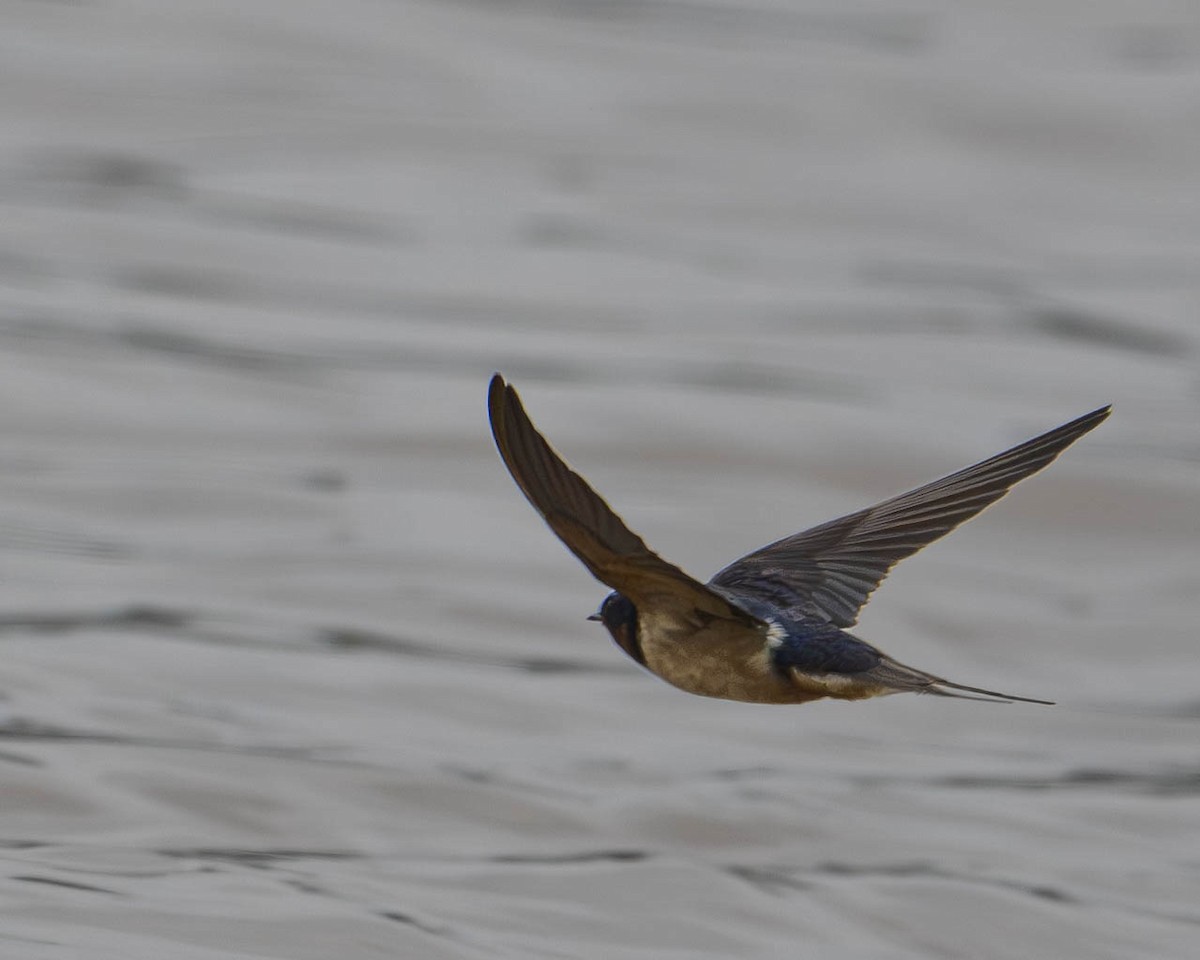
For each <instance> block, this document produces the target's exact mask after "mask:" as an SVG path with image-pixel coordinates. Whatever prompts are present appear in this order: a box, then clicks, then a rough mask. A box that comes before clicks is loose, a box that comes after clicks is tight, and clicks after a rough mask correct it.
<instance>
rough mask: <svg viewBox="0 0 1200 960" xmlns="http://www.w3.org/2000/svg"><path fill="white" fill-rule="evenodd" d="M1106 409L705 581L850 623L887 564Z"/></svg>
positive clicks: (1021, 475)
mask: <svg viewBox="0 0 1200 960" xmlns="http://www.w3.org/2000/svg"><path fill="white" fill-rule="evenodd" d="M1110 410H1111V408H1110V407H1101V408H1100V409H1099V410H1093V411H1092V412H1091V413H1088V414H1085V415H1084V416H1082V417H1080V418H1079V419H1077V420H1072V421H1071V422H1070V423H1067V424H1064V425H1063V426H1061V427H1057V428H1055V429H1054V430H1051V431H1049V432H1048V433H1043V434H1042V435H1041V436H1039V437H1034V438H1033V439H1032V440H1027V441H1026V442H1025V443H1022V444H1020V445H1019V446H1016V447H1013V448H1012V449H1011V450H1007V451H1005V452H1004V453H1000V454H997V455H996V456H994V457H991V458H990V459H988V460H984V461H982V462H981V463H977V464H975V465H974V466H971V467H966V468H965V469H963V470H959V471H958V472H957V473H952V474H950V475H949V476H947V477H942V479H940V480H934V481H933V482H932V483H927V484H925V485H924V486H922V487H917V488H916V489H915V490H910V491H909V492H908V493H902V494H900V495H899V496H896V497H892V498H891V499H890V500H884V501H883V502H882V503H877V504H875V506H873V507H868V508H867V509H865V510H859V511H858V512H857V513H851V514H848V515H847V516H844V517H839V518H838V519H837V520H830V521H829V522H828V523H823V524H821V525H820V526H817V527H813V528H812V529H811V530H805V531H803V532H802V533H797V534H795V535H793V536H790V537H786V538H784V539H783V540H778V541H776V542H775V543H772V544H768V545H767V546H765V547H762V548H761V549H759V550H755V551H754V552H753V553H750V554H747V555H746V556H744V557H742V558H741V559H740V560H737V561H735V562H734V563H732V564H730V565H729V566H728V567H726V568H725V569H724V570H722V571H721V572H720V573H718V574H717V575H716V576H715V577H713V578H712V580H711V581H710V583H711V585H713V586H715V587H718V588H720V589H723V590H727V591H729V593H730V594H731V595H732V596H733V597H735V598H736V597H738V596H742V595H748V596H750V597H753V598H757V599H759V600H767V601H769V602H772V603H775V604H777V605H779V606H781V607H785V608H786V607H793V608H796V609H797V610H800V611H802V612H804V613H808V614H809V615H812V614H817V615H820V616H824V617H825V618H826V619H828V620H829V621H830V622H831V623H834V624H836V625H838V626H839V627H848V626H851V625H852V624H853V623H854V622H855V621H856V620H857V619H858V612H859V610H861V609H862V607H863V605H864V604H865V603H866V602H867V598H868V597H870V595H871V593H872V592H874V590H875V588H876V587H878V586H879V584H880V583H881V582H882V581H883V578H884V577H886V576H887V575H888V571H890V570H891V569H892V567H893V566H894V565H895V564H896V563H898V562H899V561H901V560H903V559H904V558H905V557H909V556H912V555H913V554H914V553H916V552H917V551H918V550H920V549H921V548H922V547H924V546H927V545H928V544H930V543H932V542H933V541H934V540H937V539H938V538H939V537H943V536H945V535H946V534H947V533H949V532H950V531H951V530H953V529H954V528H955V527H957V526H958V525H959V524H960V523H963V522H965V521H967V520H970V519H971V518H972V517H974V516H975V515H976V514H978V513H979V512H980V511H982V510H983V509H985V508H986V507H988V506H990V505H991V504H993V503H995V502H996V501H997V500H999V499H1000V498H1001V497H1003V496H1004V495H1005V494H1006V493H1008V490H1009V488H1010V487H1012V486H1013V484H1015V483H1017V482H1018V481H1020V480H1024V479H1025V478H1026V477H1028V476H1030V475H1032V474H1035V473H1037V472H1038V471H1039V470H1041V469H1042V468H1043V467H1046V466H1047V465H1049V464H1050V462H1051V461H1052V460H1053V459H1054V458H1055V457H1057V456H1058V455H1059V454H1060V453H1062V452H1063V451H1064V450H1065V449H1066V448H1067V447H1069V446H1070V445H1071V444H1072V443H1074V442H1075V441H1076V440H1078V439H1079V438H1080V437H1082V436H1083V435H1084V434H1085V433H1087V432H1088V431H1089V430H1091V429H1093V428H1095V427H1097V426H1099V425H1100V423H1102V422H1103V421H1104V419H1105V417H1107V416H1108V414H1109V411H1110Z"/></svg>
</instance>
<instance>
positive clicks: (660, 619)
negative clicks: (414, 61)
mask: <svg viewBox="0 0 1200 960" xmlns="http://www.w3.org/2000/svg"><path fill="white" fill-rule="evenodd" d="M1110 410H1111V407H1107V406H1106V407H1101V408H1100V409H1099V410H1094V411H1092V412H1091V413H1088V414H1085V415H1084V416H1082V417H1079V418H1078V419H1077V420H1072V421H1071V422H1070V423H1067V424H1064V425H1063V426H1061V427H1056V428H1055V429H1053V430H1051V431H1049V432H1047V433H1043V434H1042V435H1041V436H1038V437H1034V438H1033V439H1032V440H1027V441H1026V442H1025V443H1022V444H1020V445H1019V446H1016V447H1013V448H1012V449H1011V450H1007V451H1005V452H1004V453H1000V454H997V455H996V456H994V457H991V458H989V459H987V460H984V461H982V462H980V463H977V464H975V465H974V466H971V467H967V468H965V469H963V470H959V471H958V472H957V473H952V474H950V475H949V476H946V477H942V478H941V479H940V480H934V481H933V482H932V483H927V484H925V485H924V486H921V487H917V488H916V489H915V490H910V491H909V492H907V493H902V494H900V495H899V496H895V497H892V498H891V499H888V500H884V501H883V502H881V503H877V504H875V506H873V507H867V508H866V509H865V510H859V511H857V512H856V513H851V514H847V515H846V516H844V517H839V518H838V519H836V520H830V521H829V522H828V523H823V524H821V525H819V526H816V527H813V528H812V529H810V530H805V531H803V532H801V533H797V534H794V535H792V536H790V537H785V538H783V539H782V540H777V541H775V542H774V543H770V544H768V545H767V546H765V547H762V548H760V549H758V550H755V551H754V552H753V553H749V554H747V555H746V556H744V557H742V558H741V559H740V560H735V561H734V562H733V563H732V564H730V565H729V566H727V567H726V568H725V569H724V570H722V571H721V572H720V573H718V574H717V575H716V576H715V577H713V578H712V579H711V580H709V581H708V583H701V582H700V581H699V580H696V579H694V578H693V577H691V576H689V575H688V574H686V573H684V572H683V570H681V569H680V568H679V567H677V566H675V565H674V564H672V563H668V562H667V561H666V560H664V559H663V558H662V557H660V556H659V555H658V554H657V553H655V552H654V551H652V550H651V549H650V548H649V547H648V546H646V543H645V541H643V540H642V538H641V537H639V536H638V535H637V534H636V533H634V532H633V531H632V530H630V529H629V527H627V526H626V525H625V523H624V522H623V521H622V520H621V518H620V517H618V516H617V515H616V514H615V513H614V512H613V511H612V509H611V508H610V507H609V505H608V504H607V503H605V502H604V500H603V499H602V498H601V497H600V495H599V494H598V493H596V491H595V490H593V489H592V488H591V486H590V485H589V484H588V482H587V481H586V480H584V479H583V477H581V476H580V475H579V474H578V473H576V472H575V471H574V470H572V469H571V468H570V467H569V466H567V464H566V463H565V462H564V461H563V459H562V458H561V457H560V456H559V455H558V454H557V453H556V452H555V451H554V449H553V448H552V447H551V446H550V444H549V443H548V442H547V441H546V438H545V437H543V436H542V435H541V433H539V432H538V430H537V428H536V427H535V426H534V425H533V422H532V421H531V420H530V419H529V416H528V414H526V412H525V408H524V406H523V405H522V404H521V398H520V397H519V396H518V395H517V391H516V390H514V389H513V388H512V386H510V385H509V384H508V383H506V382H505V380H504V378H503V377H502V376H501V375H500V374H496V375H495V376H494V377H493V378H492V382H491V386H490V388H489V391H488V415H489V418H490V420H491V424H492V435H493V437H494V438H495V441H496V448H497V449H498V450H499V451H500V456H501V458H502V459H503V460H504V464H505V466H506V467H508V472H509V473H510V474H512V478H513V479H514V480H515V481H516V482H517V486H518V487H520V488H521V492H522V493H524V494H525V497H526V498H527V499H528V500H529V502H530V503H531V504H532V505H533V508H534V509H535V510H537V512H538V513H539V514H541V516H542V519H543V520H545V521H546V523H547V524H548V525H549V527H550V529H551V530H553V531H554V533H555V534H556V535H557V536H558V538H559V539H560V540H562V542H563V543H564V544H566V546H567V548H568V549H569V550H570V551H571V552H572V553H574V554H575V556H576V557H578V558H579V560H580V562H582V563H583V565H584V566H585V567H587V569H588V570H589V571H590V572H591V574H592V576H594V577H595V578H596V579H597V580H599V581H600V582H602V583H604V584H607V585H608V586H609V587H611V588H612V590H613V592H612V593H610V594H609V595H608V596H607V597H605V599H604V602H603V603H602V604H601V605H600V609H599V610H598V611H597V612H596V613H595V614H593V615H592V616H591V617H590V618H589V619H592V620H599V621H601V622H602V623H603V624H604V626H605V627H607V628H608V632H609V633H610V634H612V637H613V639H614V640H615V641H616V643H617V645H618V646H619V647H620V648H621V649H622V650H624V651H625V653H627V654H628V655H629V656H630V657H631V658H632V659H633V660H635V661H636V662H637V663H639V664H641V665H642V666H643V667H645V668H646V669H648V670H649V671H650V672H652V673H654V674H657V675H658V676H659V677H661V678H662V679H663V680H665V681H667V682H668V683H670V684H672V685H673V686H676V687H678V688H679V689H681V690H686V691H687V692H689V693H694V694H699V695H700V696H706V697H718V698H721V699H725V700H741V701H746V702H751V703H805V702H807V701H810V700H820V699H822V698H825V697H832V698H835V699H841V700H861V699H865V698H867V697H879V696H885V695H887V694H891V693H904V692H910V693H930V694H937V695H939V696H944V697H962V698H964V699H970V700H990V701H993V702H997V701H998V702H1009V701H1013V700H1021V701H1024V702H1026V703H1047V704H1048V703H1052V702H1053V701H1049V700H1037V699H1034V698H1032V697H1017V696H1013V695H1012V694H1007V693H999V692H997V691H995V690H985V689H983V688H981V687H968V686H965V685H963V684H961V683H953V682H952V681H950V680H946V679H945V678H944V677H939V676H937V675H936V674H932V673H926V672H925V671H924V670H918V669H916V668H915V667H909V666H906V665H905V664H903V663H900V662H899V661H897V660H893V659H892V658H891V657H889V656H888V655H887V654H886V653H884V652H883V651H882V650H880V649H878V648H877V647H874V646H872V645H871V644H869V643H867V642H866V641H865V640H860V639H859V638H858V637H856V636H854V635H853V634H851V633H848V632H847V630H846V629H845V628H847V627H851V626H853V625H854V623H855V621H856V620H857V619H858V614H859V611H860V610H861V609H862V607H863V606H864V605H865V604H866V602H867V599H868V598H869V597H870V595H871V594H872V593H873V592H874V590H875V588H876V587H878V586H879V584H880V583H881V582H882V580H883V578H884V577H886V576H887V574H888V571H890V570H891V569H892V567H893V566H895V564H896V563H898V562H899V561H900V560H903V559H904V558H905V557H908V556H911V555H912V554H914V553H916V552H917V551H918V550H920V549H921V548H922V547H924V546H927V545H928V544H930V543H932V542H933V541H934V540H937V539H939V538H940V537H943V536H945V535H946V534H947V533H949V532H950V531H951V530H953V529H954V528H955V527H957V526H958V525H959V524H960V523H964V522H965V521H967V520H970V519H971V518H972V517H974V516H975V515H976V514H978V513H979V512H980V511H982V510H984V509H985V508H986V507H988V506H990V505H991V504H993V503H995V502H996V501H997V500H999V499H1000V498H1001V497H1003V496H1004V495H1005V494H1006V493H1007V492H1008V490H1009V488H1010V487H1012V486H1013V485H1014V484H1015V483H1017V482H1018V481H1020V480H1024V479H1025V478H1026V477H1028V476H1031V475H1033V474H1035V473H1037V472H1038V471H1039V470H1041V469H1043V468H1044V467H1046V466H1047V465H1048V464H1049V463H1050V462H1051V461H1052V460H1054V458H1055V457H1057V456H1058V455H1059V454H1060V453H1062V452H1063V451H1064V450H1065V449H1066V448H1067V447H1069V446H1070V445H1071V444H1072V443H1074V442H1075V441H1076V440H1078V439H1079V438H1080V437H1082V436H1083V435H1084V434H1085V433H1087V432H1088V431H1089V430H1092V429H1094V428H1095V427H1097V426H1099V424H1100V423H1102V422H1103V421H1104V419H1105V418H1106V417H1107V416H1108V414H1109V411H1110Z"/></svg>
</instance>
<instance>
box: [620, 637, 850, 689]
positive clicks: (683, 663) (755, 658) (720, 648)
mask: <svg viewBox="0 0 1200 960" xmlns="http://www.w3.org/2000/svg"><path fill="white" fill-rule="evenodd" d="M640 640H641V646H642V653H643V656H644V657H645V660H646V666H647V667H648V668H649V669H650V670H651V671H653V672H654V673H656V674H657V675H658V676H660V677H661V678H662V679H663V680H665V681H667V683H669V684H671V685H672V686H674V687H678V688H679V689H680V690H686V691H687V692H688V693H694V694H697V695H699V696H702V697H717V698H719V699H722V700H740V701H744V702H747V703H804V702H806V701H808V700H819V699H820V698H822V697H826V696H829V694H828V693H827V692H818V691H817V690H816V689H814V688H811V687H810V688H807V689H806V688H803V687H800V686H797V685H796V684H795V683H793V682H792V680H791V678H790V677H788V676H786V675H785V674H782V673H780V672H779V671H778V670H776V669H775V667H774V665H773V664H772V662H771V657H770V652H769V650H768V647H767V643H766V637H765V636H758V635H756V634H754V633H752V632H751V631H747V630H746V629H745V628H741V627H739V628H737V629H736V630H730V629H729V628H728V627H726V625H725V624H716V625H710V626H709V627H707V628H704V629H701V630H698V631H696V632H694V633H690V634H688V635H686V636H682V637H673V636H669V635H660V634H656V633H655V632H654V631H648V630H643V632H642V635H641V637H640Z"/></svg>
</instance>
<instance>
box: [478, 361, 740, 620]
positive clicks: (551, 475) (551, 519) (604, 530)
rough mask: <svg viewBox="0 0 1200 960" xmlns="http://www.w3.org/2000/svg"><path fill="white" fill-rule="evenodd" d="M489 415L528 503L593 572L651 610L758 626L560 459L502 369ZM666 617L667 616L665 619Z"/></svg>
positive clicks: (490, 393) (491, 396) (675, 616)
mask: <svg viewBox="0 0 1200 960" xmlns="http://www.w3.org/2000/svg"><path fill="white" fill-rule="evenodd" d="M488 417H489V419H490V420H491V424H492V436H493V437H494V438H495V441H496V449H497V450H499V452H500V456H501V458H502V459H503V460H504V465H505V466H506V467H508V472H509V473H511V474H512V478H513V479H514V480H515V481H516V482H517V486H518V487H520V488H521V492H522V493H524V494H525V498H526V499H527V500H528V501H529V502H530V503H531V504H532V505H533V508H534V509H535V510H537V512H538V513H540V514H541V515H542V519H544V520H545V521H546V523H547V524H548V525H549V527H550V529H551V530H553V531H554V533H555V534H556V535H557V536H558V538H559V539H560V540H561V541H562V542H563V543H564V544H565V545H566V546H567V548H568V549H569V550H570V551H571V552H572V553H573V554H575V556H576V557H578V558H579V560H580V561H581V562H582V563H583V565H584V566H585V567H587V568H588V570H589V571H591V574H592V576H594V577H595V578H596V579H597V580H599V581H601V582H602V583H606V584H608V586H610V587H612V588H613V589H614V590H616V591H618V592H620V593H621V594H623V595H624V596H626V597H628V598H629V599H630V600H632V601H633V603H634V605H635V606H637V607H639V608H643V609H642V612H643V613H645V614H649V613H650V611H651V609H652V610H653V613H654V615H655V616H656V617H664V618H667V619H668V620H675V621H677V622H678V623H679V624H680V625H681V626H684V625H687V626H689V627H690V628H691V629H695V627H696V626H697V625H700V624H699V623H698V622H697V621H698V620H699V621H704V620H705V619H715V618H719V619H726V620H734V621H737V622H739V623H743V624H745V625H748V626H751V625H752V626H755V627H760V626H761V624H760V623H759V621H758V620H757V619H755V618H754V617H752V616H751V615H750V614H748V613H746V612H745V611H744V610H741V609H739V608H738V607H736V606H734V605H733V604H731V603H730V602H729V601H728V600H726V599H725V598H724V597H722V596H721V595H720V594H719V593H717V592H716V591H714V590H711V589H710V588H708V587H707V586H705V585H704V584H702V583H701V582H700V581H698V580H695V579H694V578H692V577H690V576H688V575H687V574H686V573H684V572H683V571H682V570H680V569H679V568H678V567H676V566H675V565H674V564H671V563H668V562H667V561H666V560H663V559H662V557H660V556H659V555H658V554H656V553H655V552H654V551H652V550H651V549H650V548H649V547H647V546H646V544H645V542H644V541H643V540H642V538H641V537H639V536H638V535H637V534H636V533H634V532H633V531H632V530H630V529H629V528H628V527H627V526H625V524H624V522H623V521H622V520H621V518H620V517H618V516H617V515H616V514H615V513H614V512H613V511H612V508H611V507H609V505H608V504H607V503H605V502H604V500H603V499H602V498H601V497H600V495H599V494H598V493H596V491H595V490H593V489H592V488H591V487H590V486H589V485H588V482H587V481H586V480H584V479H583V477H581V476H580V475H579V474H577V473H576V472H575V471H574V470H572V469H571V468H570V467H569V466H567V464H566V463H565V462H564V461H563V459H562V457H560V456H559V455H558V454H557V453H556V452H555V451H554V449H553V448H552V447H551V446H550V444H549V443H548V442H547V441H546V438H545V437H543V436H542V435H541V433H539V432H538V430H537V428H536V427H535V426H534V425H533V422H532V421H531V420H530V419H529V415H528V414H527V413H526V412H525V408H524V406H522V404H521V398H520V397H519V396H517V391H516V390H514V389H513V388H512V386H510V385H509V384H508V383H506V382H505V381H504V378H503V377H502V376H500V374H496V375H495V376H494V377H492V382H491V386H490V388H489V390H488ZM664 625H665V624H664Z"/></svg>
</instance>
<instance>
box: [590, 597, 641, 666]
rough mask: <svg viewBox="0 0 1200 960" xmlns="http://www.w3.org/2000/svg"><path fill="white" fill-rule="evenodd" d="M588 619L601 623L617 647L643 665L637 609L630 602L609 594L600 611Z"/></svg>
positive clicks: (624, 598)
mask: <svg viewBox="0 0 1200 960" xmlns="http://www.w3.org/2000/svg"><path fill="white" fill-rule="evenodd" d="M588 619H589V620H599V621H600V622H601V623H603V624H604V626H605V627H607V628H608V632H609V633H611V634H612V638H613V639H614V640H615V641H617V646H618V647H620V648H621V649H622V650H624V651H625V652H626V653H627V654H629V656H631V657H632V658H633V659H634V660H636V661H637V662H638V663H645V658H644V657H643V656H642V647H641V644H640V643H638V635H637V634H638V630H637V608H636V607H634V605H633V601H632V600H630V599H629V598H628V597H624V596H622V595H621V594H619V593H610V594H609V595H608V596H607V597H605V598H604V602H603V603H602V604H600V609H599V610H597V611H596V612H595V613H593V614H592V615H591V616H590V617H588Z"/></svg>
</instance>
